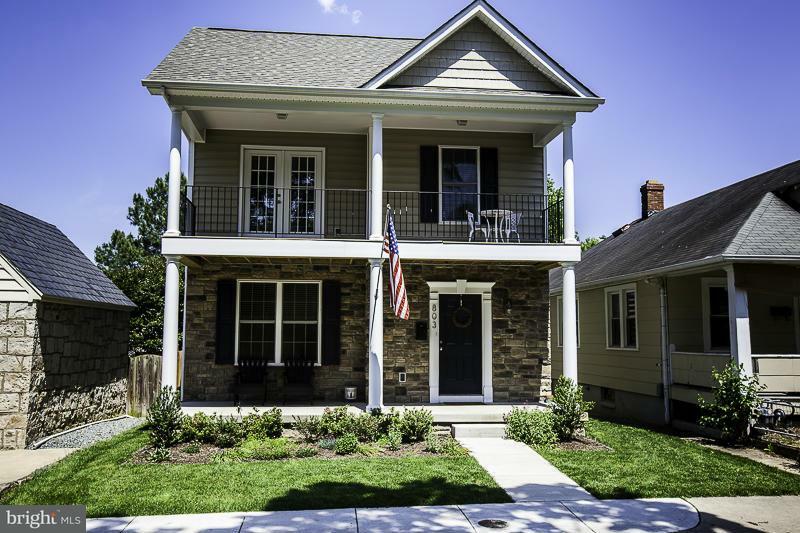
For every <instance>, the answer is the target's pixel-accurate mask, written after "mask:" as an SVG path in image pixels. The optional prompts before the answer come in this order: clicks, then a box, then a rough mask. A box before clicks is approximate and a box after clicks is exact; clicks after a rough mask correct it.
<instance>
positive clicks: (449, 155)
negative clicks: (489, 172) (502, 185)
mask: <svg viewBox="0 0 800 533" xmlns="http://www.w3.org/2000/svg"><path fill="white" fill-rule="evenodd" d="M478 154H479V148H477V147H451V146H442V147H441V148H440V154H439V155H440V158H439V160H440V161H441V169H440V179H441V183H440V191H441V193H442V194H441V202H442V206H441V209H440V211H439V212H440V213H441V214H442V215H441V216H442V221H443V222H451V221H457V222H466V220H467V211H471V212H472V213H473V214H474V215H475V217H476V218H478V217H479V216H480V215H479V213H478V211H479V209H480V198H479V193H480V171H479V169H480V164H479V161H478Z"/></svg>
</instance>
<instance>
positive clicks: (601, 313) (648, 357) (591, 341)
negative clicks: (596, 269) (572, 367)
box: [550, 281, 661, 396]
mask: <svg viewBox="0 0 800 533" xmlns="http://www.w3.org/2000/svg"><path fill="white" fill-rule="evenodd" d="M636 295H637V312H638V317H637V327H638V330H639V348H638V350H614V349H609V348H606V310H605V292H604V288H603V287H601V288H597V289H592V290H588V291H580V292H579V298H580V302H581V303H580V324H581V344H580V347H579V348H578V381H579V382H581V383H586V384H589V385H595V386H600V387H608V388H612V389H616V390H622V391H628V392H634V393H639V394H646V395H649V396H658V394H659V385H660V383H661V367H660V366H659V364H660V362H661V330H660V328H661V318H660V313H661V311H660V301H659V289H658V286H657V285H655V284H648V283H644V282H641V281H640V282H637V284H636ZM556 308H557V305H556V297H555V296H553V297H552V298H551V299H550V314H551V324H556V323H557V322H556V320H555V316H554V313H556ZM550 345H551V350H552V353H553V375H554V376H557V375H559V374H560V373H561V372H562V368H563V363H562V354H563V352H562V348H561V347H560V346H557V343H556V337H555V332H551V342H550Z"/></svg>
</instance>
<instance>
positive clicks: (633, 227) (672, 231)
mask: <svg viewBox="0 0 800 533" xmlns="http://www.w3.org/2000/svg"><path fill="white" fill-rule="evenodd" d="M641 191H642V218H641V219H640V220H637V221H636V222H634V223H632V224H628V225H626V226H624V227H623V228H620V229H619V230H618V231H616V232H615V233H614V234H613V235H612V236H611V237H609V238H607V239H605V240H603V241H602V242H601V243H600V244H599V245H597V246H595V247H594V248H592V249H590V250H589V251H588V252H586V253H585V254H584V259H583V260H582V261H581V262H580V264H579V265H578V267H577V268H576V269H575V270H576V276H577V283H578V302H579V306H580V317H579V324H580V326H579V331H580V339H579V348H578V355H579V364H578V379H579V381H580V382H581V383H583V384H584V385H585V387H586V390H587V394H588V396H589V397H590V398H591V399H593V400H595V401H596V402H597V409H598V411H599V412H602V413H604V414H606V415H612V416H617V417H625V418H635V419H639V420H644V421H647V422H651V423H664V422H671V421H673V420H682V421H688V422H694V421H696V418H697V411H698V410H697V397H698V395H704V396H709V395H710V391H711V389H712V387H713V385H714V384H715V383H714V380H713V379H712V375H711V369H712V368H714V367H716V368H718V369H721V368H722V367H723V366H724V365H725V364H726V363H727V362H728V361H730V360H731V359H733V360H734V361H736V362H738V363H740V364H742V365H743V366H744V368H745V370H746V371H747V372H750V373H755V374H757V375H758V376H759V378H760V380H761V383H763V384H764V385H766V391H765V392H766V393H767V394H768V395H769V396H773V397H778V398H780V399H783V400H785V401H794V402H797V403H800V161H796V162H794V163H790V164H788V165H784V166H782V167H779V168H776V169H773V170H770V171H768V172H765V173H763V174H759V175H758V176H753V177H752V178H749V179H746V180H743V181H740V182H738V183H734V184H733V185H730V186H728V187H724V188H722V189H719V190H716V191H713V192H710V193H708V194H704V195H703V196H699V197H697V198H694V199H692V200H689V201H686V202H683V203H681V204H678V205H675V206H673V207H670V208H668V209H664V197H663V191H664V187H663V185H660V184H658V183H656V182H652V181H648V182H647V183H646V184H645V185H644V186H642V189H641ZM560 278H561V272H560V271H559V270H558V269H556V270H554V271H553V272H551V276H550V282H551V286H550V291H551V294H552V295H553V296H552V302H553V305H561V304H560V302H562V301H563V299H564V298H566V296H565V295H564V294H563V293H562V287H561V281H560ZM553 309H555V307H554V308H553ZM552 318H553V324H554V328H555V330H556V331H558V330H559V329H560V326H559V318H558V317H557V316H555V315H554V316H553V317H552ZM559 345H560V343H559V342H554V343H553V373H554V375H557V374H558V373H559V372H560V371H561V361H562V349H561V347H560V346H559Z"/></svg>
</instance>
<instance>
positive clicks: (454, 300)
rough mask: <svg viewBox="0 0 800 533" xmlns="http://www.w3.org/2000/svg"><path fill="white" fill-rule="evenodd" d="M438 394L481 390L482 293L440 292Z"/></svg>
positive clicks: (477, 391) (469, 393) (480, 391)
mask: <svg viewBox="0 0 800 533" xmlns="http://www.w3.org/2000/svg"><path fill="white" fill-rule="evenodd" d="M439 311H440V320H439V324H440V326H439V327H440V330H439V394H441V395H473V394H482V393H483V392H482V388H481V385H482V380H481V344H482V343H481V329H482V328H481V323H482V322H481V296H480V295H477V294H464V295H457V294H442V295H440V296H439Z"/></svg>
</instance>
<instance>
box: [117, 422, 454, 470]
mask: <svg viewBox="0 0 800 533" xmlns="http://www.w3.org/2000/svg"><path fill="white" fill-rule="evenodd" d="M283 437H285V438H287V439H289V440H291V441H292V442H294V443H295V444H297V445H299V446H300V447H311V448H314V449H315V450H316V451H317V454H316V455H312V456H310V457H308V458H309V459H348V458H354V457H360V458H365V457H376V458H381V457H433V456H437V455H438V456H441V454H435V453H432V452H429V451H426V450H425V443H424V442H414V443H409V444H405V443H404V444H402V445H401V446H400V449H398V450H388V449H386V448H382V447H380V446H378V445H377V444H376V443H374V442H373V443H366V444H365V445H364V446H365V447H366V448H368V452H367V453H360V452H357V453H354V454H350V455H339V454H337V453H336V452H335V451H334V450H329V449H327V448H322V447H320V446H319V444H318V443H309V442H305V441H303V440H302V439H301V438H300V436H299V435H298V434H297V433H296V432H295V431H293V430H287V431H284V432H283ZM197 446H198V447H199V451H198V452H196V453H190V452H188V451H186V450H187V448H190V449H191V448H192V445H190V444H188V443H181V444H177V445H175V446H173V447H172V448H170V449H169V460H167V461H162V462H161V463H154V462H153V461H151V460H150V453H151V452H152V448H151V447H150V446H145V447H144V448H141V449H140V450H137V451H136V452H134V454H133V455H132V456H131V458H130V460H129V463H130V464H134V465H143V464H208V463H213V462H214V461H215V460H219V459H220V457H221V456H222V455H224V454H225V452H229V453H230V452H231V451H233V450H235V448H220V447H219V446H215V445H213V444H198V445H197ZM304 458H305V457H286V458H281V459H252V458H239V457H237V458H235V459H232V460H233V461H237V462H259V463H260V462H266V461H286V460H291V459H304Z"/></svg>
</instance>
